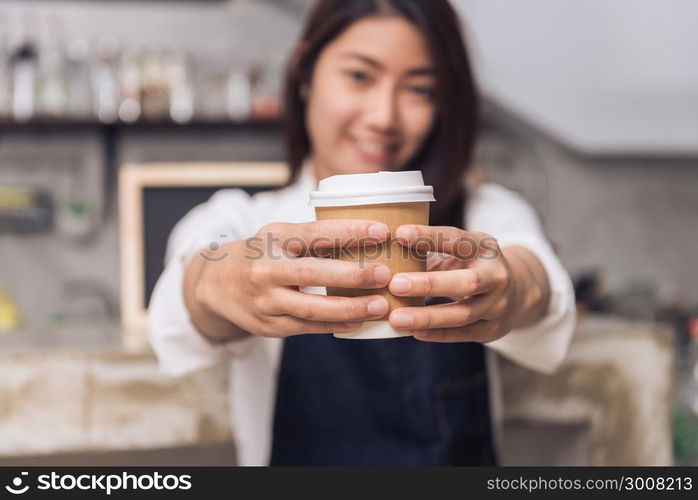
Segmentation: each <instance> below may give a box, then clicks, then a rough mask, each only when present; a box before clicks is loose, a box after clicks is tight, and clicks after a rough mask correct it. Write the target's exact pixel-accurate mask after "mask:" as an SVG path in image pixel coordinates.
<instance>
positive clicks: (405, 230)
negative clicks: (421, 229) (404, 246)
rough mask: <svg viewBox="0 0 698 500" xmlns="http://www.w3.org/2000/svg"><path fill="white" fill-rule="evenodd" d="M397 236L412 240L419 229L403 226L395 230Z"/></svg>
mask: <svg viewBox="0 0 698 500" xmlns="http://www.w3.org/2000/svg"><path fill="white" fill-rule="evenodd" d="M395 236H397V237H398V238H400V239H403V240H408V241H409V240H411V239H413V238H414V237H415V236H417V231H415V229H414V228H413V227H411V226H401V227H399V228H398V229H397V231H396V232H395Z"/></svg>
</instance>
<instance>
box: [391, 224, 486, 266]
mask: <svg viewBox="0 0 698 500" xmlns="http://www.w3.org/2000/svg"><path fill="white" fill-rule="evenodd" d="M395 239H396V240H397V241H398V242H399V243H400V244H402V245H405V246H408V247H410V248H414V249H415V250H417V251H420V252H443V253H447V254H450V255H453V256H455V257H457V258H459V259H461V260H466V261H467V260H473V259H475V258H477V257H478V255H479V254H480V250H481V249H487V250H490V251H491V250H492V249H493V248H495V247H496V248H498V246H497V240H496V239H495V238H493V237H492V236H490V235H489V234H486V233H481V232H478V231H463V230H462V229H458V228H457V227H450V226H423V225H404V226H400V227H398V228H397V231H396V232H395Z"/></svg>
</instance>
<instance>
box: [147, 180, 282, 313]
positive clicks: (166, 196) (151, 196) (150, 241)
mask: <svg viewBox="0 0 698 500" xmlns="http://www.w3.org/2000/svg"><path fill="white" fill-rule="evenodd" d="M223 187H228V188H234V187H238V188H240V189H243V190H245V191H246V192H247V193H248V194H251V195H252V194H254V193H258V192H260V191H266V190H270V189H277V188H278V187H277V186H254V187H251V186H201V187H199V186H197V187H149V188H145V189H144V190H143V229H144V231H143V263H144V265H145V272H144V273H143V277H144V279H145V282H144V283H143V286H144V290H145V304H144V305H145V306H146V307H147V306H148V305H149V304H150V296H151V295H152V294H153V288H155V283H157V280H158V278H159V277H160V274H162V271H163V265H164V258H165V250H166V247H167V238H168V237H169V235H170V232H171V231H172V228H174V226H175V224H177V222H179V220H180V219H181V218H182V217H184V216H185V215H186V214H187V212H189V210H191V209H192V208H194V207H195V206H197V205H198V204H200V203H203V202H205V201H206V200H208V199H209V198H210V197H211V196H212V195H213V194H214V193H215V192H216V191H218V190H219V189H222V188H223Z"/></svg>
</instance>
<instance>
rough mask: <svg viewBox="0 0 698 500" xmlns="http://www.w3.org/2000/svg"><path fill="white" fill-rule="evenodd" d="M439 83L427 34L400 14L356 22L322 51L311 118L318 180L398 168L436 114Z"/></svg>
mask: <svg viewBox="0 0 698 500" xmlns="http://www.w3.org/2000/svg"><path fill="white" fill-rule="evenodd" d="M435 88H436V81H435V76H434V69H433V66H432V61H431V57H430V56H429V50H428V47H427V44H426V41H425V40H424V37H423V35H422V34H421V32H420V31H419V30H418V29H417V28H416V27H415V26H414V25H413V24H411V23H410V22H409V21H407V20H405V19H403V18H400V17H370V18H365V19H362V20H360V21H357V22H355V23H354V24H352V25H351V26H350V27H349V28H348V29H346V30H345V31H344V32H343V33H342V34H341V35H340V36H338V37H337V38H336V39H334V40H333V41H332V42H330V43H329V44H328V45H327V46H326V47H325V48H324V49H323V51H322V52H321V53H320V56H319V57H318V60H317V62H316V65H315V69H314V72H313V76H312V81H311V84H310V86H309V93H308V97H307V99H308V101H307V111H306V113H307V114H306V123H307V125H308V133H309V135H310V141H311V155H312V161H313V165H314V168H315V173H316V174H317V176H318V178H320V179H322V178H325V177H327V176H329V175H335V174H354V173H368V172H377V171H379V170H398V169H400V168H401V167H402V166H403V165H405V164H406V163H407V162H408V161H409V160H410V159H411V158H412V157H413V156H414V155H415V154H416V153H417V152H418V151H419V149H420V148H421V146H422V145H423V144H424V141H425V140H426V138H427V137H428V136H429V132H430V131H431V129H432V126H433V123H434V117H435V104H434V92H435Z"/></svg>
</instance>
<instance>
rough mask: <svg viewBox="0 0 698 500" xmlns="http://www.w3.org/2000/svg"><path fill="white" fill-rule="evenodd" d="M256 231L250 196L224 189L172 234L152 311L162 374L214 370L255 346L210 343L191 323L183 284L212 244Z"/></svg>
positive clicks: (151, 335)
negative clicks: (198, 257)
mask: <svg viewBox="0 0 698 500" xmlns="http://www.w3.org/2000/svg"><path fill="white" fill-rule="evenodd" d="M254 226H255V222H254V217H253V210H251V201H250V197H249V195H248V194H247V193H245V192H244V191H242V190H240V189H225V190H221V191H218V192H217V193H216V194H214V195H213V196H212V197H211V198H210V199H209V200H208V201H207V202H205V203H202V204H201V205H198V206H197V207H195V208H193V209H192V210H191V211H190V212H189V213H188V214H187V215H186V216H185V217H184V218H182V220H180V221H179V222H178V223H177V225H176V226H175V227H174V229H173V230H172V233H171V234H170V237H169V239H168V243H167V254H166V256H165V269H164V271H163V273H162V274H161V275H160V278H159V279H158V282H157V284H156V285H155V289H154V290H153V294H152V297H151V300H150V306H149V308H148V336H149V339H150V344H151V346H152V347H153V350H154V351H155V354H156V356H157V358H158V361H159V363H160V369H161V370H162V371H163V372H165V373H167V374H170V375H175V376H178V375H183V374H185V373H189V372H192V371H195V370H199V369H202V368H206V367H209V366H212V365H214V364H215V363H217V362H218V361H220V360H221V359H223V358H225V357H227V356H231V355H236V354H239V353H241V352H242V351H244V350H245V348H246V347H247V344H248V343H249V342H250V341H251V337H250V338H248V339H243V340H240V341H235V342H230V343H227V344H222V345H217V344H213V343H211V342H209V341H208V340H206V339H205V338H204V337H203V336H202V335H201V334H200V333H199V332H198V331H197V329H196V328H195V327H194V325H193V324H192V322H191V318H190V316H189V311H188V310H187V308H186V305H185V304H184V293H183V281H184V271H185V266H186V262H188V259H189V258H190V257H192V256H193V255H196V253H198V252H200V251H205V250H207V249H208V248H209V245H211V243H212V242H216V243H218V244H221V243H224V242H226V241H237V240H241V239H244V238H248V237H249V236H251V235H253V234H255V232H256V231H257V229H258V228H255V227H254Z"/></svg>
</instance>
